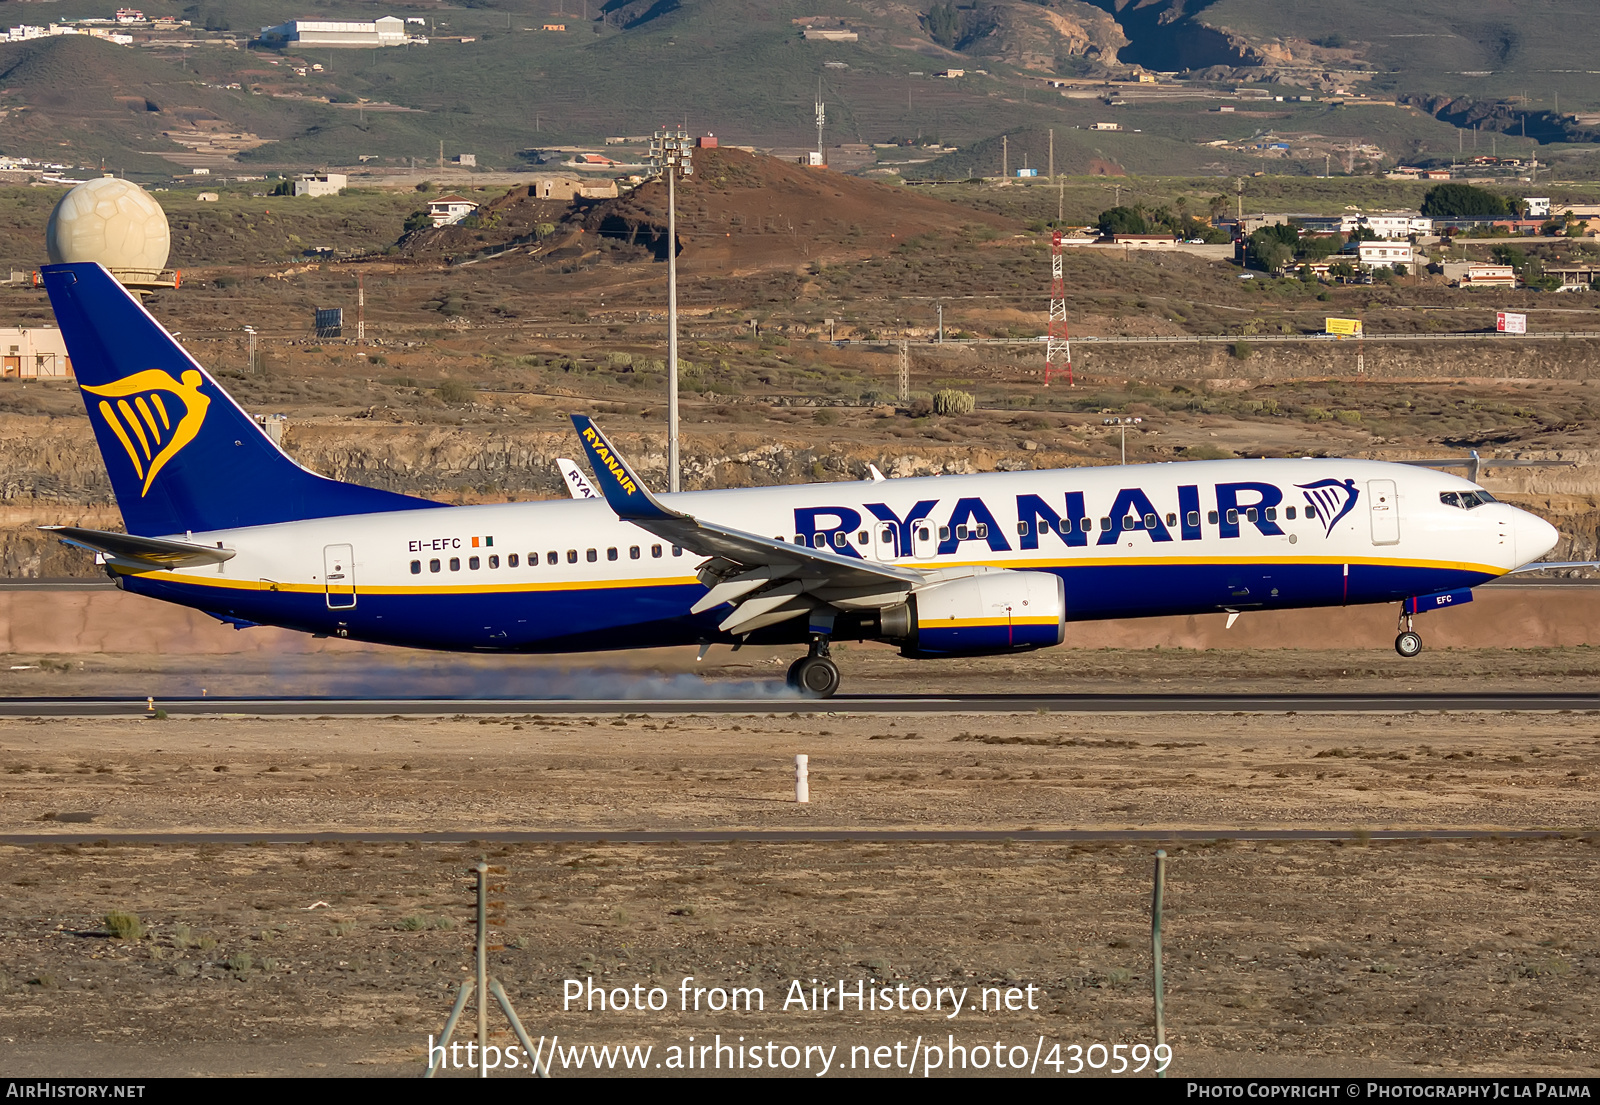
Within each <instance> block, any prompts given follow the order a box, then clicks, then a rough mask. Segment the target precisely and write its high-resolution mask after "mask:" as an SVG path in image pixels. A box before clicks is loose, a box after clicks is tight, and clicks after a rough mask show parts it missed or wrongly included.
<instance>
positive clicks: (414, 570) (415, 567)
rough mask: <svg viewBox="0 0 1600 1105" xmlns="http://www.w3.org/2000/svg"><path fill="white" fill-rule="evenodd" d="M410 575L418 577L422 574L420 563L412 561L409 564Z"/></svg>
mask: <svg viewBox="0 0 1600 1105" xmlns="http://www.w3.org/2000/svg"><path fill="white" fill-rule="evenodd" d="M411 574H412V575H414V576H420V575H421V574H422V561H420V560H413V561H412V562H411Z"/></svg>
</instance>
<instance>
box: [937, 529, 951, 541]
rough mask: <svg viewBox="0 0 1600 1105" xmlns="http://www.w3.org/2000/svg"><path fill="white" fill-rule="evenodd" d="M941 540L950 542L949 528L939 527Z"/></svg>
mask: <svg viewBox="0 0 1600 1105" xmlns="http://www.w3.org/2000/svg"><path fill="white" fill-rule="evenodd" d="M939 540H941V541H948V540H950V527H949V526H940V527H939Z"/></svg>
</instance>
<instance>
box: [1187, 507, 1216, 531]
mask: <svg viewBox="0 0 1600 1105" xmlns="http://www.w3.org/2000/svg"><path fill="white" fill-rule="evenodd" d="M1183 520H1184V521H1185V522H1187V523H1189V528H1190V529H1197V528H1198V527H1199V525H1200V512H1199V511H1198V510H1191V511H1190V512H1189V513H1188V514H1185V515H1184V516H1183ZM1211 520H1212V521H1213V522H1215V521H1216V519H1215V518H1213V519H1211Z"/></svg>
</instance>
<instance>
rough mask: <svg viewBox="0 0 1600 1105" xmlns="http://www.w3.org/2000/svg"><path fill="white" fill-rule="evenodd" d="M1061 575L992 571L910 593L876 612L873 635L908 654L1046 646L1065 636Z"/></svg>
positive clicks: (1063, 591) (967, 653)
mask: <svg viewBox="0 0 1600 1105" xmlns="http://www.w3.org/2000/svg"><path fill="white" fill-rule="evenodd" d="M1066 623H1067V602H1066V593H1065V589H1064V588H1063V586H1062V582H1061V577H1060V576H1058V575H1055V574H1054V573H1049V572H1014V571H1008V570H998V571H989V572H980V573H979V574H977V575H972V576H963V577H962V578H960V579H952V580H946V581H944V582H941V583H935V584H932V585H930V586H928V587H924V588H920V589H918V590H917V591H914V592H913V593H912V594H911V595H910V596H909V597H908V598H907V599H906V601H905V602H904V603H902V604H901V605H899V606H891V607H889V608H887V609H885V610H882V611H880V612H879V615H878V627H879V634H880V636H882V637H885V638H887V639H889V640H891V641H897V642H899V643H900V646H901V651H902V652H903V653H905V654H906V655H908V656H957V655H979V654H982V653H996V652H1012V651H1016V650H1020V649H1032V648H1048V647H1050V646H1051V645H1059V644H1060V643H1061V642H1062V641H1063V640H1065V639H1066V629H1067V625H1066Z"/></svg>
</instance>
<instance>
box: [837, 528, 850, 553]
mask: <svg viewBox="0 0 1600 1105" xmlns="http://www.w3.org/2000/svg"><path fill="white" fill-rule="evenodd" d="M849 543H850V536H849V534H847V533H845V532H844V531H843V530H837V531H835V532H834V535H833V547H834V548H836V549H842V548H844V547H845V546H846V545H847V544H849Z"/></svg>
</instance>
